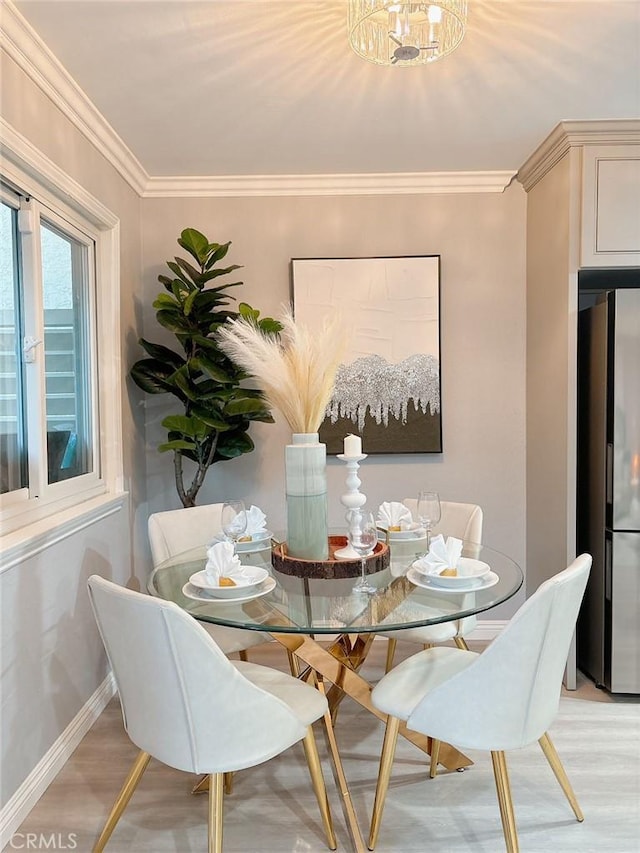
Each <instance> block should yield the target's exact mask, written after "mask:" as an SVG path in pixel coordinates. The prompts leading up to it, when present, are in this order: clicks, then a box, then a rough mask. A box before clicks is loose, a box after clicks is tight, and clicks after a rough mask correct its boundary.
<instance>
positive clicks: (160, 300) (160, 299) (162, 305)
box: [153, 293, 181, 311]
mask: <svg viewBox="0 0 640 853" xmlns="http://www.w3.org/2000/svg"><path fill="white" fill-rule="evenodd" d="M153 307H154V308H155V309H156V311H158V310H160V309H162V310H164V309H167V310H171V311H180V310H181V309H180V302H179V301H178V300H177V299H176V298H174V296H169V294H168V293H159V294H158V295H157V296H156V298H155V299H154V301H153Z"/></svg>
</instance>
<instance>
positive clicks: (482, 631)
mask: <svg viewBox="0 0 640 853" xmlns="http://www.w3.org/2000/svg"><path fill="white" fill-rule="evenodd" d="M508 621H509V620H508V619H479V620H478V621H477V623H476V627H475V628H474V629H473V631H472V632H471V633H470V634H469V635H468V636H467V639H468V640H495V638H496V637H497V636H498V634H499V633H500V632H501V631H502V629H503V628H504V626H505V625H506V624H507V622H508Z"/></svg>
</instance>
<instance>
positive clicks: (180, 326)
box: [156, 309, 191, 334]
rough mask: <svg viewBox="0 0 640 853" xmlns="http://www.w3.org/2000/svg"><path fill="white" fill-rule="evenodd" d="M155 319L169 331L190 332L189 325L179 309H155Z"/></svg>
mask: <svg viewBox="0 0 640 853" xmlns="http://www.w3.org/2000/svg"><path fill="white" fill-rule="evenodd" d="M156 320H157V321H158V323H160V325H161V326H164V328H165V329H169V331H170V332H174V334H175V333H177V332H187V333H188V332H190V331H191V326H190V325H189V323H188V321H187V320H186V319H185V317H183V316H182V314H181V313H180V312H179V311H176V310H173V309H172V310H168V309H162V310H160V311H156Z"/></svg>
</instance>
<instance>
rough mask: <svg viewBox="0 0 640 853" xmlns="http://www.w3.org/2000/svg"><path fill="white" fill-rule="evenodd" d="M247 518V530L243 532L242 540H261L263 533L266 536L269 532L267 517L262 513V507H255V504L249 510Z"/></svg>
mask: <svg viewBox="0 0 640 853" xmlns="http://www.w3.org/2000/svg"><path fill="white" fill-rule="evenodd" d="M246 516H247V529H246V530H245V531H244V532H243V534H242V536H241V537H240V538H241V539H255V538H258V539H259V538H260V534H261V533H262V534H264V533H266V532H267V516H266V515H265V514H264V513H263V512H262V510H261V509H260V507H258V506H253V504H252V505H251V506H250V507H249V509H248V510H247V512H246Z"/></svg>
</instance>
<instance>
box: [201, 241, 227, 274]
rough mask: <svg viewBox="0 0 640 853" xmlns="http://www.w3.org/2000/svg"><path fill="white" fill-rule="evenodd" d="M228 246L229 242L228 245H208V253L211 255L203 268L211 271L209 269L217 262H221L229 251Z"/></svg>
mask: <svg viewBox="0 0 640 853" xmlns="http://www.w3.org/2000/svg"><path fill="white" fill-rule="evenodd" d="M230 245H231V241H229V242H228V243H222V244H220V243H210V244H209V251H210V252H211V254H210V255H209V258H208V260H207V262H206V264H205V268H206V269H211V267H212V266H213V265H214V264H217V263H218V261H221V260H222V259H223V258H224V256H225V255H226V254H227V252H228V251H229V246H230Z"/></svg>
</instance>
